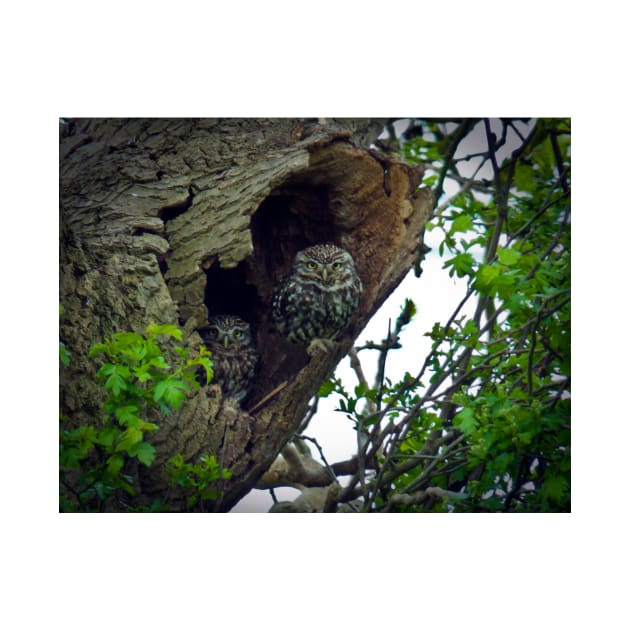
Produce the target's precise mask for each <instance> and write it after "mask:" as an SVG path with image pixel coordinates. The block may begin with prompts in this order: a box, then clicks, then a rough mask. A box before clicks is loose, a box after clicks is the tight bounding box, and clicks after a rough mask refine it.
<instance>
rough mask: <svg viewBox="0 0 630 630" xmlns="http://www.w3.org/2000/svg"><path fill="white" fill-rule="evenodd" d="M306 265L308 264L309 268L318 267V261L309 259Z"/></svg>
mask: <svg viewBox="0 0 630 630" xmlns="http://www.w3.org/2000/svg"><path fill="white" fill-rule="evenodd" d="M306 266H307V267H308V268H309V269H317V263H314V262H313V261H312V260H309V261H308V262H307V263H306Z"/></svg>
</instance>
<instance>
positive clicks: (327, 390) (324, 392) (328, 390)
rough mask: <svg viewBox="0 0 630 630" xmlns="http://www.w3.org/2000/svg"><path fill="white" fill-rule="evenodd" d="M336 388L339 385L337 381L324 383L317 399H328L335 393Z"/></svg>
mask: <svg viewBox="0 0 630 630" xmlns="http://www.w3.org/2000/svg"><path fill="white" fill-rule="evenodd" d="M336 387H337V384H336V383H335V381H324V382H323V383H322V384H321V385H320V388H319V389H318V390H317V397H318V398H326V397H327V396H330V394H332V393H333V392H334V391H335V388H336Z"/></svg>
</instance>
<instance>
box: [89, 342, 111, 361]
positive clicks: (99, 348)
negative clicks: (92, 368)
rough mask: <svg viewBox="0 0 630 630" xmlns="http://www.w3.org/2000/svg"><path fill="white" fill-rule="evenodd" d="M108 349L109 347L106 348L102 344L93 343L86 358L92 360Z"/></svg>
mask: <svg viewBox="0 0 630 630" xmlns="http://www.w3.org/2000/svg"><path fill="white" fill-rule="evenodd" d="M108 349H109V346H107V345H106V344H104V343H95V344H94V345H93V346H92V347H91V348H90V351H89V353H88V357H89V358H90V359H92V358H93V357H95V356H96V355H97V354H101V353H103V352H107V351H108Z"/></svg>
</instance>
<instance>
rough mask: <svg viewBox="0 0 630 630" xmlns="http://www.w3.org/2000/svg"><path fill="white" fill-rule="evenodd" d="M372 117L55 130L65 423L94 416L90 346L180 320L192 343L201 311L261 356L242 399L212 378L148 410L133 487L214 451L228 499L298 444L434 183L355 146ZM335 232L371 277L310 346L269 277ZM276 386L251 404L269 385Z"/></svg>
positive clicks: (151, 484)
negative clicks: (327, 336) (298, 342)
mask: <svg viewBox="0 0 630 630" xmlns="http://www.w3.org/2000/svg"><path fill="white" fill-rule="evenodd" d="M381 128H382V122H381V121H368V120H352V121H350V120H333V121H330V120H327V121H313V120H303V119H279V120H270V119H267V120H261V119H244V120H235V119H227V120H196V119H195V120H193V119H185V120H184V119H175V120H162V119H159V120H156V119H155V120H138V119H133V120H93V119H90V120H71V121H65V122H64V123H63V124H62V126H61V131H60V206H61V212H60V219H61V221H60V239H61V248H60V302H61V304H63V306H64V309H65V313H64V316H63V318H62V321H61V324H60V337H61V338H62V339H63V340H64V341H65V343H66V344H67V345H68V346H69V348H70V350H71V351H72V352H73V360H72V363H71V365H70V366H69V367H68V368H63V369H62V371H61V379H60V382H61V387H60V390H61V391H60V407H61V410H62V413H64V414H65V415H66V416H67V417H68V418H70V419H71V421H74V422H81V421H84V420H85V419H86V418H94V417H96V416H98V414H99V408H100V403H101V401H102V393H101V392H100V391H99V389H98V387H97V386H96V385H95V381H94V375H95V372H96V369H97V366H96V365H95V364H94V362H93V361H91V360H89V359H88V358H87V351H88V349H89V347H90V346H91V344H93V343H95V342H97V341H101V340H102V339H103V338H105V337H108V336H110V335H111V334H112V333H114V332H116V331H119V330H135V331H142V330H143V329H144V328H145V327H146V325H147V324H148V323H149V322H150V321H155V322H157V323H177V324H179V325H180V326H181V327H182V328H183V330H184V332H185V343H186V344H187V345H189V346H191V347H193V348H194V347H196V346H198V345H199V344H200V343H201V339H200V337H199V334H198V331H199V330H200V329H202V328H203V327H204V326H205V325H206V324H207V318H208V314H209V313H210V314H213V313H219V312H231V313H234V314H238V315H240V316H242V317H243V318H244V319H246V320H247V321H249V322H250V323H251V325H252V328H253V330H254V331H255V334H256V338H257V344H258V348H259V351H260V353H261V362H260V366H259V377H258V379H257V382H256V385H255V387H254V389H253V391H252V392H251V393H250V395H249V396H248V398H247V399H246V400H245V401H243V405H242V406H243V409H244V410H247V409H255V411H254V412H253V413H251V414H249V413H247V412H246V411H243V410H242V409H241V408H240V407H239V406H238V404H237V403H236V401H234V400H233V399H226V400H223V399H222V398H221V394H220V389H219V388H218V386H216V385H210V386H208V387H204V388H202V389H201V390H200V391H198V392H196V393H195V394H194V395H193V396H191V397H190V399H189V400H187V402H186V403H185V405H184V406H183V407H182V409H181V410H180V411H179V412H178V413H176V414H173V415H171V416H168V417H164V416H160V418H159V419H158V420H157V423H158V424H159V425H160V429H159V430H158V431H157V432H156V433H155V434H152V436H151V441H152V443H153V444H154V445H155V446H156V448H157V457H156V461H155V463H154V464H153V466H152V467H151V468H146V467H144V466H140V467H139V469H138V475H139V480H140V486H141V494H142V496H143V497H145V498H146V497H153V498H154V497H158V496H162V495H164V493H165V492H166V488H167V481H166V477H165V474H164V463H165V461H166V460H167V459H168V458H169V457H170V456H172V455H173V454H175V453H177V452H181V453H183V455H184V457H185V459H186V460H188V461H196V459H197V457H198V456H199V455H201V454H204V453H211V454H215V455H217V456H219V455H220V456H221V458H222V462H223V466H224V467H226V468H228V469H229V470H230V471H231V472H232V478H231V479H230V480H229V482H227V483H226V485H225V488H224V491H225V494H224V496H223V498H222V500H221V501H220V502H217V503H216V504H215V505H214V506H212V508H213V509H216V510H229V509H230V508H231V507H232V506H233V505H234V504H235V503H236V502H237V501H238V500H239V499H240V498H241V497H242V496H244V495H245V494H246V493H247V492H248V491H249V489H250V488H251V487H252V486H253V485H254V484H255V482H256V481H257V479H259V478H260V477H261V475H262V474H263V473H264V472H265V471H266V470H267V469H268V468H269V467H270V465H271V464H272V462H273V461H274V458H275V457H276V455H277V454H278V453H279V452H280V451H281V449H282V448H283V446H284V445H285V444H286V442H287V441H288V440H289V439H290V438H291V437H292V435H293V432H294V431H295V430H296V429H297V427H298V426H299V424H300V421H301V419H302V418H303V416H304V413H305V411H306V409H307V405H308V401H309V399H310V398H311V397H312V396H313V395H314V394H315V392H316V391H317V389H318V387H319V385H320V384H321V383H322V381H323V380H324V379H325V378H326V377H327V376H328V375H329V374H330V373H331V372H332V370H333V369H334V367H335V365H336V364H337V362H338V361H339V360H340V359H341V358H342V357H343V356H344V355H345V354H346V353H347V351H348V350H349V348H350V347H351V345H352V343H353V340H354V339H355V338H356V336H357V335H358V333H359V332H360V331H361V329H362V328H363V326H364V325H365V324H366V323H367V321H368V319H369V318H370V316H371V315H372V314H373V313H374V312H375V311H376V310H377V309H378V307H379V306H380V305H381V304H382V302H383V301H384V300H385V299H386V298H387V296H388V295H389V294H390V293H391V291H392V290H393V289H394V288H395V287H396V286H397V285H398V283H399V282H400V281H401V280H402V278H403V277H404V276H405V274H406V273H407V271H408V270H409V269H410V268H411V267H412V266H413V264H414V262H415V260H416V258H417V256H418V252H419V249H420V246H421V242H422V241H421V233H422V228H423V226H424V224H425V222H426V221H427V219H428V217H429V214H430V209H431V194H430V191H429V190H427V189H422V188H419V184H420V182H421V179H422V170H421V169H419V168H411V167H409V166H407V165H404V164H401V163H396V162H392V161H390V160H389V159H387V158H385V157H383V156H380V155H379V154H377V153H376V152H374V151H370V150H368V149H366V148H365V146H366V143H369V142H371V141H373V140H374V139H375V137H376V134H375V133H374V131H375V130H376V133H378V131H379V130H380V129H381ZM329 240H330V241H334V242H336V243H338V244H340V245H342V246H344V247H345V248H347V249H348V250H349V251H350V252H351V253H352V255H353V257H354V259H355V261H356V264H357V268H358V270H359V273H360V275H361V278H362V281H363V285H364V288H365V291H364V295H363V298H362V302H361V306H360V309H359V312H358V314H357V316H356V318H355V319H354V321H353V322H352V324H351V326H350V328H349V329H348V330H347V331H346V333H345V335H344V336H343V338H342V339H341V340H339V343H337V344H336V346H335V348H334V349H333V350H332V351H331V352H328V353H326V352H321V351H320V352H318V353H316V354H314V355H313V356H312V357H309V356H308V355H307V353H306V352H305V350H304V349H302V348H299V347H296V346H293V345H291V344H289V343H287V342H284V341H283V340H282V339H280V338H279V337H278V336H277V335H275V334H274V333H273V331H272V330H271V328H270V324H269V305H270V300H271V296H272V293H273V290H274V287H275V286H276V284H277V283H278V281H279V280H280V279H281V278H282V277H283V275H284V274H285V273H286V272H287V270H288V268H289V266H290V263H291V260H292V258H293V256H294V254H295V253H296V252H297V251H298V250H299V249H301V248H302V247H304V246H307V245H309V244H313V243H316V242H323V241H329ZM285 382H286V383H287V385H286V386H285V387H284V388H283V389H281V390H280V391H279V392H278V393H277V394H276V395H275V396H273V397H272V398H271V399H269V400H268V401H267V402H266V403H264V404H263V405H262V406H258V403H259V401H260V400H262V399H263V398H264V397H265V396H266V395H267V394H268V393H269V392H270V391H272V390H273V389H274V388H276V387H277V386H278V385H281V384H282V383H285Z"/></svg>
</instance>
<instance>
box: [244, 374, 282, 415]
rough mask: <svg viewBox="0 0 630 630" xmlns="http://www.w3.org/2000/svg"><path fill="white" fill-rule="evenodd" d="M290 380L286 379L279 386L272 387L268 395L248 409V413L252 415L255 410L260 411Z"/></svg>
mask: <svg viewBox="0 0 630 630" xmlns="http://www.w3.org/2000/svg"><path fill="white" fill-rule="evenodd" d="M288 382H289V381H284V382H283V383H280V385H278V387H276V388H275V389H272V390H271V391H270V392H269V393H268V394H267V395H266V396H264V397H263V398H262V399H261V400H259V401H258V402H257V403H256V404H255V405H254V406H253V407H252V408H251V409H249V410H248V411H247V413H248V414H249V415H250V416H251V415H252V414H253V413H254V412H255V411H258V410H259V409H260V408H261V407H262V406H263V405H265V404H267V402H268V401H269V400H270V399H271V398H273V397H274V396H275V395H276V394H277V393H278V392H281V391H282V390H283V389H284V388H285V387H286V386H287V384H288Z"/></svg>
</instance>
